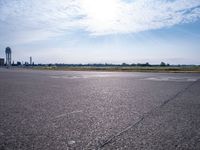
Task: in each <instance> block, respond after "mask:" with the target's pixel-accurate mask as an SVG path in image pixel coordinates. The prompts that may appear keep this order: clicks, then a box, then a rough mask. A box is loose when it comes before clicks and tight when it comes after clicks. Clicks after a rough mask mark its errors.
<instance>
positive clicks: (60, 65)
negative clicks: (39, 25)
mask: <svg viewBox="0 0 200 150" xmlns="http://www.w3.org/2000/svg"><path fill="white" fill-rule="evenodd" d="M12 66H47V67H132V66H134V67H170V66H171V67H184V66H185V67H186V66H198V65H170V64H169V63H165V62H161V63H160V64H150V63H149V62H146V63H132V64H128V63H122V64H111V63H94V64H92V63H91V64H90V63H89V64H65V63H55V64H34V62H33V64H29V63H28V62H24V63H23V62H19V61H17V62H16V63H15V62H14V61H13V63H12ZM199 66H200V65H199Z"/></svg>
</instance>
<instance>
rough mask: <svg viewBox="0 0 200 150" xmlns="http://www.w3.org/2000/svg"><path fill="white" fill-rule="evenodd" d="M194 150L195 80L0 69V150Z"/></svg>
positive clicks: (197, 140) (198, 119)
mask: <svg viewBox="0 0 200 150" xmlns="http://www.w3.org/2000/svg"><path fill="white" fill-rule="evenodd" d="M90 149H91V150H93V149H94V150H95V149H103V150H112V149H113V150H116V149H119V150H124V149H127V150H129V149H130V150H135V149H138V150H141V149H144V150H158V149H159V150H161V149H166V150H174V149H180V150H182V149H185V150H189V149H191V150H199V149H200V74H192V73H190V74H184V73H178V74H173V73H124V72H121V73H120V72H73V71H66V72H65V71H34V70H23V69H22V70H18V69H0V150H90Z"/></svg>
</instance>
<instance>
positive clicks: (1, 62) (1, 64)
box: [0, 58, 4, 66]
mask: <svg viewBox="0 0 200 150" xmlns="http://www.w3.org/2000/svg"><path fill="white" fill-rule="evenodd" d="M0 66H4V59H3V58H0Z"/></svg>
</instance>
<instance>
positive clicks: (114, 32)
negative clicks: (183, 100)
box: [0, 0, 200, 65]
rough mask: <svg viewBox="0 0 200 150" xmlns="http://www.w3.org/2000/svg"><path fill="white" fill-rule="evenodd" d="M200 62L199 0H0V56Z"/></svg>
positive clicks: (71, 60) (70, 60)
mask: <svg viewBox="0 0 200 150" xmlns="http://www.w3.org/2000/svg"><path fill="white" fill-rule="evenodd" d="M7 46H9V47H11V49H12V59H13V60H14V61H15V62H16V61H23V62H24V61H29V57H30V56H32V58H33V61H34V62H35V63H77V64H78V63H83V64H84V63H114V64H120V63H146V62H149V63H151V64H158V63H160V62H161V61H164V62H166V63H170V64H198V65H200V0H0V57H5V48H6V47H7Z"/></svg>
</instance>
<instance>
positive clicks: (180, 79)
mask: <svg viewBox="0 0 200 150" xmlns="http://www.w3.org/2000/svg"><path fill="white" fill-rule="evenodd" d="M144 80H151V81H174V82H195V81H197V79H196V78H192V77H151V78H145V79H144Z"/></svg>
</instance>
